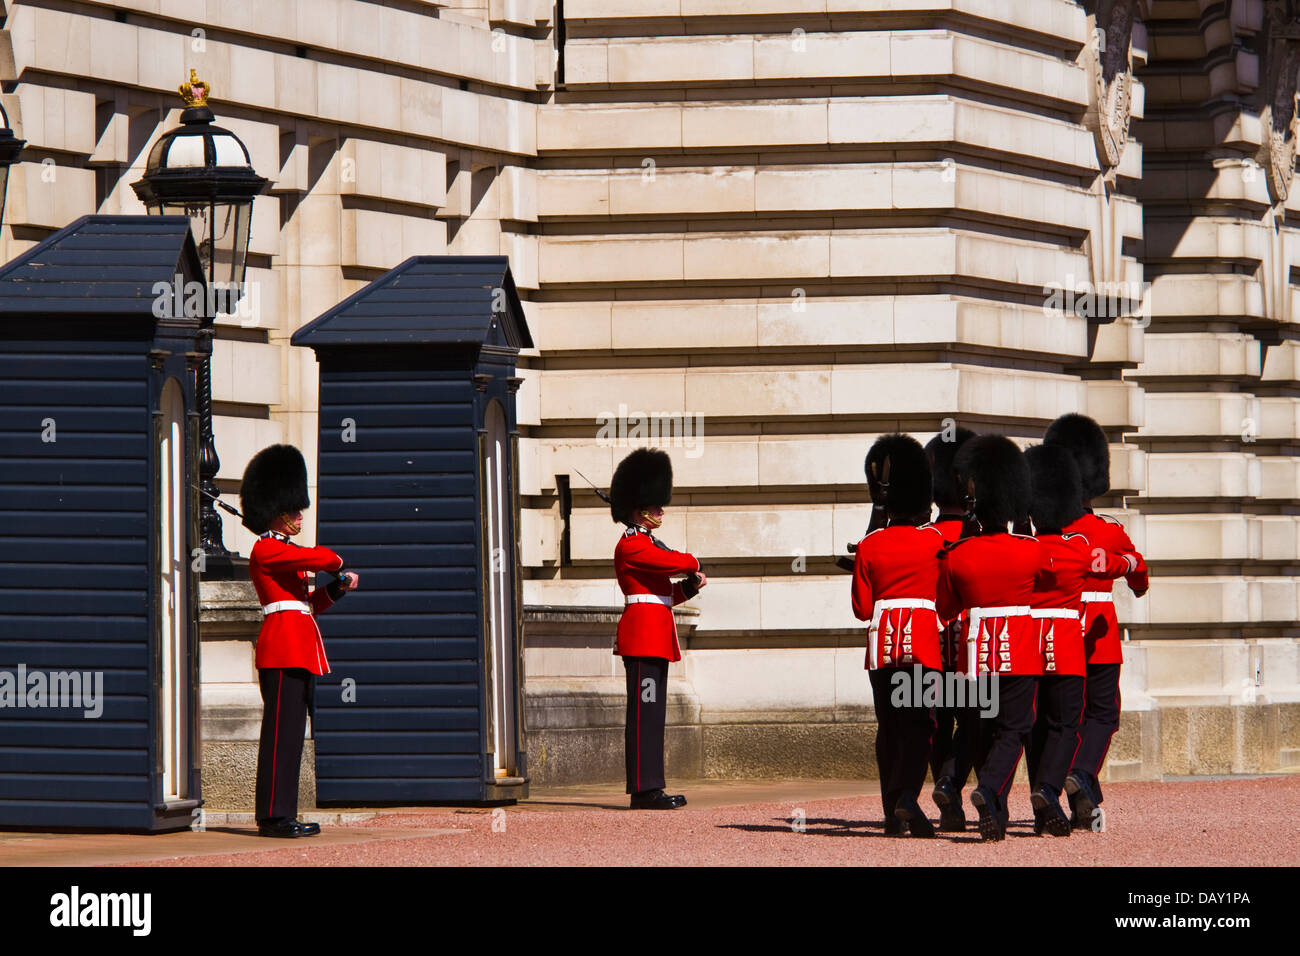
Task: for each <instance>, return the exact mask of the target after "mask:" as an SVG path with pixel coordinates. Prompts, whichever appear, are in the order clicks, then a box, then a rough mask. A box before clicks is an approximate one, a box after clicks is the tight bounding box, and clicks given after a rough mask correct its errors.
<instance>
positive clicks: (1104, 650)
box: [1064, 512, 1149, 664]
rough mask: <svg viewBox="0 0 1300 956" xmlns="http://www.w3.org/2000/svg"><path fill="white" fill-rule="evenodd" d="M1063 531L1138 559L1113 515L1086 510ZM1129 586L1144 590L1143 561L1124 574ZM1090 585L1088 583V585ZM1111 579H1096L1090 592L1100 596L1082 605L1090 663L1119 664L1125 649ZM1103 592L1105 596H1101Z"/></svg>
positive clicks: (1127, 537) (1084, 634)
mask: <svg viewBox="0 0 1300 956" xmlns="http://www.w3.org/2000/svg"><path fill="white" fill-rule="evenodd" d="M1064 530H1065V531H1066V532H1071V531H1077V532H1079V533H1080V534H1082V535H1084V536H1085V537H1086V538H1087V539H1088V540H1089V541H1091V542H1092V544H1093V545H1094V546H1095V547H1098V548H1102V549H1103V550H1105V551H1109V552H1110V553H1112V554H1132V555H1135V556H1136V557H1137V559H1138V561H1139V562H1141V561H1142V555H1141V554H1139V553H1138V551H1137V549H1136V548H1134V547H1133V542H1132V541H1130V540H1129V536H1128V534H1127V533H1126V532H1125V531H1124V526H1123V525H1121V524H1120V523H1119V522H1118V521H1116V520H1115V519H1114V518H1108V517H1106V516H1104V515H1099V514H1093V513H1091V512H1089V513H1088V514H1086V515H1084V516H1083V517H1082V518H1080V519H1079V520H1078V521H1074V522H1071V523H1070V524H1069V525H1068V526H1067V527H1066V528H1065V529H1064ZM1125 580H1126V581H1128V586H1129V587H1130V588H1132V589H1133V592H1134V593H1135V594H1138V593H1139V592H1141V593H1145V592H1146V589H1147V588H1148V587H1149V581H1148V580H1147V571H1146V564H1145V563H1144V562H1143V563H1141V564H1140V566H1139V570H1137V571H1134V572H1133V573H1131V574H1128V575H1125ZM1090 587H1091V586H1090ZM1113 587H1114V582H1113V581H1110V580H1105V581H1097V582H1096V584H1095V589H1094V591H1093V593H1095V594H1097V595H1098V596H1099V598H1100V599H1098V600H1087V601H1085V602H1084V609H1083V646H1084V653H1085V654H1086V655H1087V659H1088V663H1089V664H1122V663H1123V662H1124V652H1123V649H1122V647H1121V641H1120V634H1119V618H1118V617H1116V616H1115V604H1114V602H1113V601H1112V600H1111V599H1110V594H1111V591H1112V589H1113ZM1102 596H1104V597H1102Z"/></svg>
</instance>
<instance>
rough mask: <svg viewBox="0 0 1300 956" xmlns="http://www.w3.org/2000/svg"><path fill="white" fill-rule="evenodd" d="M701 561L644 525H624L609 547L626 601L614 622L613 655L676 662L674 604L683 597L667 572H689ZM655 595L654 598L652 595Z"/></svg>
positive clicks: (679, 653)
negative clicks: (668, 544)
mask: <svg viewBox="0 0 1300 956" xmlns="http://www.w3.org/2000/svg"><path fill="white" fill-rule="evenodd" d="M699 569H700V562H699V561H697V560H696V559H695V557H694V555H690V554H687V553H686V552H685V551H673V550H672V549H671V548H668V547H665V546H664V545H662V544H660V543H659V542H658V541H656V540H655V539H654V538H653V537H652V536H651V534H650V532H649V531H646V530H645V529H644V528H642V527H640V526H637V527H632V528H628V529H627V530H626V531H624V532H623V537H621V538H619V540H618V545H617V546H616V547H615V548H614V574H615V575H616V576H617V577H618V586H619V587H620V588H622V589H623V596H624V600H625V601H626V602H627V605H626V606H625V607H624V608H623V616H622V617H621V618H619V621H618V642H617V643H616V645H615V647H614V653H615V654H618V655H620V656H622V657H662V658H665V659H666V660H669V661H680V660H681V659H682V649H681V646H680V645H679V644H678V643H677V625H676V623H675V622H674V621H673V611H672V608H673V605H674V604H681V603H682V602H683V601H685V600H686V594H685V592H683V591H682V586H681V584H674V583H673V582H672V581H670V580H669V578H670V577H671V576H672V575H686V574H691V573H693V572H695V571H698V570H699ZM656 598H657V599H656Z"/></svg>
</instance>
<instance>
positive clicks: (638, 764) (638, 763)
mask: <svg viewBox="0 0 1300 956" xmlns="http://www.w3.org/2000/svg"><path fill="white" fill-rule="evenodd" d="M636 695H637V697H636V792H637V793H640V792H641V662H640V661H637V662H636Z"/></svg>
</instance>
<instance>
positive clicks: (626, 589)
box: [609, 448, 708, 810]
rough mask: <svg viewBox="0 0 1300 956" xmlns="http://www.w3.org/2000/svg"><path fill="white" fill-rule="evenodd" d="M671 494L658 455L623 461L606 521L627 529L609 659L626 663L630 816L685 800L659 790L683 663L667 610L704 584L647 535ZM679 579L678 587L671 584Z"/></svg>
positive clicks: (690, 560) (617, 564)
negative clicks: (671, 703) (673, 683)
mask: <svg viewBox="0 0 1300 956" xmlns="http://www.w3.org/2000/svg"><path fill="white" fill-rule="evenodd" d="M672 492H673V467H672V462H671V460H669V458H668V455H667V453H665V452H663V451H660V450H658V449H655V448H638V449H637V450H635V451H633V452H632V453H631V454H630V455H628V456H627V457H626V458H624V459H623V460H622V461H621V462H620V463H619V466H618V468H617V469H615V471H614V478H613V480H612V481H611V482H610V488H609V497H610V514H611V515H612V516H613V518H614V520H615V521H616V522H618V523H620V524H623V525H626V526H627V527H626V530H625V531H624V532H623V535H622V537H621V538H619V541H618V545H617V546H616V547H615V549H614V572H615V574H616V575H617V577H618V585H619V587H620V588H621V589H622V591H623V595H624V600H625V601H626V606H625V607H624V608H623V616H622V617H621V618H620V619H619V622H618V640H617V644H616V646H615V649H614V653H615V654H618V655H620V656H621V657H622V658H623V668H624V671H625V674H626V678H627V725H626V729H625V731H624V738H623V742H624V752H625V758H626V769H627V792H628V793H629V794H630V795H631V800H630V806H631V808H632V809H633V810H676V809H677V808H678V807H683V806H685V805H686V798H685V797H684V796H682V795H681V794H667V793H664V789H663V788H664V724H665V721H666V718H667V712H668V665H669V663H670V662H672V661H679V660H681V659H682V652H681V647H680V645H679V644H678V642H677V626H676V623H675V622H674V621H673V612H672V608H673V606H674V605H676V604H681V603H682V602H683V601H689V600H690V599H691V598H693V597H694V596H695V595H696V594H697V593H698V592H699V590H700V588H702V587H704V585H705V584H706V583H707V580H708V579H707V578H706V577H705V575H704V574H703V573H701V572H700V562H699V561H698V560H696V558H695V557H694V556H693V555H690V554H687V553H685V552H684V551H674V550H672V549H671V548H669V547H668V546H667V545H665V544H664V543H663V542H661V541H660V540H659V539H657V538H656V537H655V536H654V535H653V534H652V532H653V531H654V530H655V529H657V528H658V527H659V526H660V525H662V524H663V519H664V507H665V506H666V505H667V504H668V503H669V502H670V501H671V500H672ZM683 575H684V576H685V578H684V580H682V581H679V582H676V583H674V582H673V581H672V580H671V578H672V577H678V576H683Z"/></svg>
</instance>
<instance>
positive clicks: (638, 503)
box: [609, 448, 673, 524]
mask: <svg viewBox="0 0 1300 956" xmlns="http://www.w3.org/2000/svg"><path fill="white" fill-rule="evenodd" d="M672 499H673V463H672V461H671V459H669V457H668V453H667V452H665V451H660V450H659V449H658V448H638V449H637V450H636V451H634V452H632V453H631V454H630V455H628V456H627V457H626V458H624V459H623V460H622V461H620V462H619V463H618V467H617V468H615V469H614V477H613V479H612V480H611V481H610V483H609V513H610V514H611V515H613V516H614V520H615V521H618V522H621V523H624V524H626V523H627V522H628V521H629V520H630V519H631V518H632V515H633V514H634V513H636V512H638V511H640V510H641V509H642V508H663V507H665V506H666V505H667V504H668V502H670V501H672Z"/></svg>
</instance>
